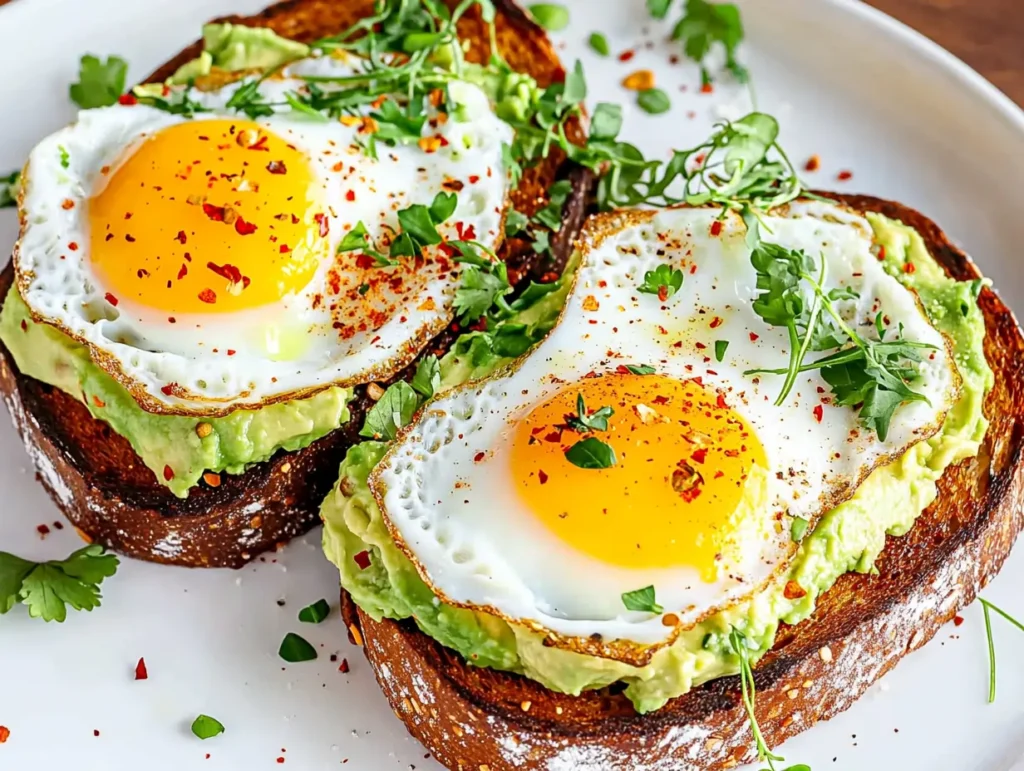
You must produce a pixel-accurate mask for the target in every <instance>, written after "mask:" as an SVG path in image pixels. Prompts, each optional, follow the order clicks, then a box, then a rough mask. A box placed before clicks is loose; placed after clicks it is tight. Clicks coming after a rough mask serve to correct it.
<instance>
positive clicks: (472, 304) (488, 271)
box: [455, 263, 512, 324]
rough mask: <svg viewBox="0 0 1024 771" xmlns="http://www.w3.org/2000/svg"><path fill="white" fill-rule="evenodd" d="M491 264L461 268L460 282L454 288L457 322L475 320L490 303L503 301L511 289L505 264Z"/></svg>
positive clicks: (463, 322)
mask: <svg viewBox="0 0 1024 771" xmlns="http://www.w3.org/2000/svg"><path fill="white" fill-rule="evenodd" d="M493 266H494V267H493V268H488V267H481V266H477V265H468V266H466V267H464V268H463V269H462V283H461V284H460V286H459V288H458V289H456V290H455V310H456V311H458V313H459V323H461V324H466V323H471V322H473V321H476V320H477V319H479V318H480V317H481V316H483V315H484V314H485V313H487V311H488V310H489V309H490V307H491V306H492V305H495V304H500V303H503V302H504V299H503V298H504V296H505V295H506V294H508V293H509V292H511V291H512V287H511V286H510V285H509V283H508V274H507V273H506V270H505V266H504V265H503V264H501V263H493ZM506 307H507V304H506Z"/></svg>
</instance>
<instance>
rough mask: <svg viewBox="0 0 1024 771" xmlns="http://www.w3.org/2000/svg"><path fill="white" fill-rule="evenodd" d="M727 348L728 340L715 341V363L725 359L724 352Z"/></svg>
mask: <svg viewBox="0 0 1024 771" xmlns="http://www.w3.org/2000/svg"><path fill="white" fill-rule="evenodd" d="M728 347H729V341H728V340H715V361H721V360H722V359H724V358H725V351H726V349H727V348H728Z"/></svg>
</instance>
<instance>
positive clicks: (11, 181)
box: [0, 169, 21, 209]
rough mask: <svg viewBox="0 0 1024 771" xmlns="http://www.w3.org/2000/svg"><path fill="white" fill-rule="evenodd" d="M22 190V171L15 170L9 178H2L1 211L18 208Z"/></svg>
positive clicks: (0, 180) (0, 179) (0, 178)
mask: <svg viewBox="0 0 1024 771" xmlns="http://www.w3.org/2000/svg"><path fill="white" fill-rule="evenodd" d="M20 189H21V169H15V170H14V171H12V172H11V173H10V174H8V175H7V176H3V177H0V209H4V208H7V207H8V206H17V205H18V191H19V190H20Z"/></svg>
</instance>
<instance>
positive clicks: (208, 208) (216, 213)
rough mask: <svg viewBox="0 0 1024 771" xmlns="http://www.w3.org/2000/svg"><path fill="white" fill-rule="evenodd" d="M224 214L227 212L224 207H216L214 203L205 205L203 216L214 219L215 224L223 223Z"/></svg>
mask: <svg viewBox="0 0 1024 771" xmlns="http://www.w3.org/2000/svg"><path fill="white" fill-rule="evenodd" d="M224 213H225V210H224V207H223V206H214V205H213V204H212V203H204V204H203V214H205V215H206V216H207V217H209V218H210V219H212V220H213V221H214V222H223V221H224Z"/></svg>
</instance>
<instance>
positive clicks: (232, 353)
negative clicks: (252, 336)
mask: <svg viewBox="0 0 1024 771" xmlns="http://www.w3.org/2000/svg"><path fill="white" fill-rule="evenodd" d="M236 353H237V351H234V350H232V349H231V348H228V356H234V355H235V354H236Z"/></svg>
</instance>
